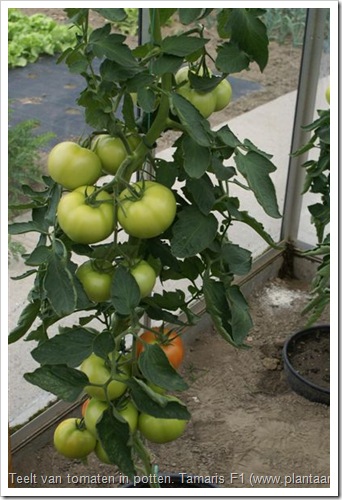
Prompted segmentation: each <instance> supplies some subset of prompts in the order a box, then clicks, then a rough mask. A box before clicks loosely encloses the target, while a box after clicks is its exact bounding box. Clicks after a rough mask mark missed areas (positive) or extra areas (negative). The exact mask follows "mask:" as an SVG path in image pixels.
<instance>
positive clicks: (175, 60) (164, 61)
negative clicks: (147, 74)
mask: <svg viewBox="0 0 342 500" xmlns="http://www.w3.org/2000/svg"><path fill="white" fill-rule="evenodd" d="M182 64H183V58H182V57H178V56H171V55H169V54H161V55H160V56H159V57H158V58H157V59H156V60H155V61H153V63H152V68H151V69H152V71H153V73H155V74H156V75H163V74H164V73H176V71H178V69H179V68H180V67H181V65H182Z"/></svg>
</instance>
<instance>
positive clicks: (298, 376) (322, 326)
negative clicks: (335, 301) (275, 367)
mask: <svg viewBox="0 0 342 500" xmlns="http://www.w3.org/2000/svg"><path fill="white" fill-rule="evenodd" d="M317 330H320V331H322V332H325V333H330V325H329V324H320V325H314V326H312V327H308V328H304V329H302V330H299V331H298V332H296V333H294V334H292V335H291V336H290V337H289V338H288V339H287V340H286V342H285V344H284V347H283V360H284V365H285V367H286V369H287V370H288V371H289V372H290V373H291V375H292V377H295V378H296V379H298V380H299V381H300V382H302V383H303V384H305V385H306V386H309V387H310V388H311V389H313V390H314V391H317V392H320V393H322V394H323V397H324V398H329V397H330V388H329V389H327V388H326V387H322V386H320V385H317V384H315V383H314V382H311V381H310V380H309V379H308V378H306V377H304V376H303V375H301V374H300V373H299V372H298V371H297V370H295V369H294V367H293V366H292V363H291V360H290V358H289V356H288V353H289V350H290V347H291V345H292V344H294V343H295V341H296V340H298V339H300V338H301V337H305V336H308V335H310V334H311V333H313V332H316V331H317ZM296 392H297V391H296Z"/></svg>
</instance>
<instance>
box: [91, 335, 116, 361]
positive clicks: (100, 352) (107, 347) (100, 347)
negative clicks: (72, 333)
mask: <svg viewBox="0 0 342 500" xmlns="http://www.w3.org/2000/svg"><path fill="white" fill-rule="evenodd" d="M114 349H115V342H114V339H113V337H112V335H111V333H110V332H108V331H107V330H105V331H103V332H101V333H99V334H98V335H96V337H95V338H94V342H93V348H92V352H93V353H94V354H96V356H100V357H101V358H103V359H106V358H107V357H108V354H109V353H110V352H113V351H114Z"/></svg>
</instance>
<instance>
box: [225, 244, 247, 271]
mask: <svg viewBox="0 0 342 500" xmlns="http://www.w3.org/2000/svg"><path fill="white" fill-rule="evenodd" d="M222 260H223V262H224V263H225V264H226V266H228V268H229V271H230V272H232V273H233V274H237V275H239V276H240V275H241V276H243V275H244V274H247V273H248V272H249V271H250V270H251V267H252V253H251V252H250V251H249V250H246V249H245V248H241V247H240V246H239V245H234V244H233V243H226V244H225V245H224V246H223V247H222Z"/></svg>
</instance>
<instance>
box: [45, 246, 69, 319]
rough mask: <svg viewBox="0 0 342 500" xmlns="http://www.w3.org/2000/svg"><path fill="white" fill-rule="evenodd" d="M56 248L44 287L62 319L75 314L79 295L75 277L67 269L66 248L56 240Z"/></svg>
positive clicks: (49, 264) (48, 262)
mask: <svg viewBox="0 0 342 500" xmlns="http://www.w3.org/2000/svg"><path fill="white" fill-rule="evenodd" d="M55 247H56V251H55V252H51V253H50V254H49V259H48V261H47V268H46V272H45V276H44V280H43V287H44V290H45V291H46V293H47V297H48V300H49V302H50V304H51V306H52V308H53V309H54V311H55V312H56V314H57V315H58V316H61V317H62V316H66V315H68V314H71V313H72V312H74V310H75V309H76V303H77V295H76V290H75V286H74V279H73V275H72V274H71V272H70V271H69V269H68V267H67V262H66V249H65V246H64V244H63V243H62V242H61V241H60V240H55ZM57 252H58V253H57Z"/></svg>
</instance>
